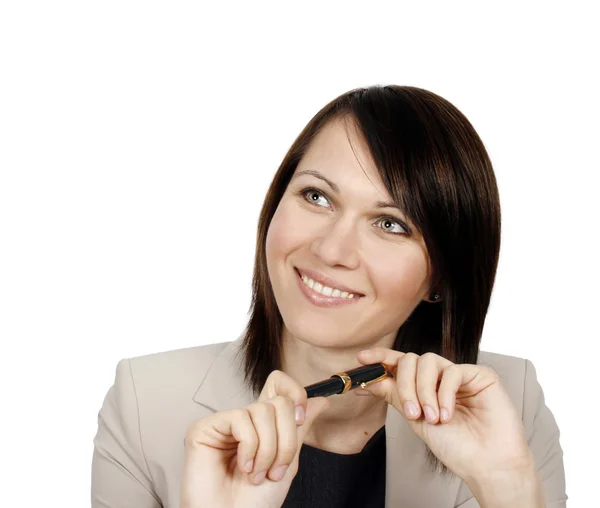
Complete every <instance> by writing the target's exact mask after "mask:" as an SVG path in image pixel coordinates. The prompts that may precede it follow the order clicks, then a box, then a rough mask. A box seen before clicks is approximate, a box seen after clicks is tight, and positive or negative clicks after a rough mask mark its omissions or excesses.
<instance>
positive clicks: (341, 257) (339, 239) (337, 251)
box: [311, 217, 359, 269]
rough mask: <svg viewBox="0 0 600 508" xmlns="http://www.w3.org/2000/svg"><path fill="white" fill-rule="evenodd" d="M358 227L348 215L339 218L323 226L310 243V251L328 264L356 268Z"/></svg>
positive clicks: (357, 262)
mask: <svg viewBox="0 0 600 508" xmlns="http://www.w3.org/2000/svg"><path fill="white" fill-rule="evenodd" d="M358 247H359V238H358V229H357V227H356V225H355V224H353V223H352V221H351V220H350V217H346V220H344V218H339V219H338V220H335V221H333V222H332V223H331V224H329V225H328V227H325V228H323V229H322V230H321V231H320V232H319V234H318V235H317V237H316V238H315V239H314V241H313V242H312V245H311V250H312V253H313V254H314V255H315V256H318V257H319V258H321V260H322V261H323V262H324V263H326V264H327V265H329V266H344V267H346V268H352V269H354V268H357V267H358V264H359V255H358Z"/></svg>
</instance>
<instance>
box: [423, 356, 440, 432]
mask: <svg viewBox="0 0 600 508" xmlns="http://www.w3.org/2000/svg"><path fill="white" fill-rule="evenodd" d="M439 358H441V357H440V356H438V355H436V354H434V353H425V354H424V355H422V356H420V357H419V361H418V362H417V396H418V397H419V404H421V407H422V408H423V415H424V417H425V421H426V422H427V423H431V424H434V423H437V421H438V417H439V413H440V408H439V405H438V397H437V383H438V380H439V378H440V376H441V370H442V368H441V363H440V361H439Z"/></svg>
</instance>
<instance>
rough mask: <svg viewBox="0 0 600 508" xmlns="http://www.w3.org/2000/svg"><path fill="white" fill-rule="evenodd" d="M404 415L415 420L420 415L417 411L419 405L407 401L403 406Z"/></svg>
mask: <svg viewBox="0 0 600 508" xmlns="http://www.w3.org/2000/svg"><path fill="white" fill-rule="evenodd" d="M403 408H404V414H405V415H406V416H408V417H409V418H414V417H415V416H417V415H418V414H419V410H418V409H417V405H416V404H415V403H414V402H411V401H407V402H405V403H404V405H403Z"/></svg>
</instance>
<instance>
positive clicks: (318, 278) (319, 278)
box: [296, 268, 365, 296]
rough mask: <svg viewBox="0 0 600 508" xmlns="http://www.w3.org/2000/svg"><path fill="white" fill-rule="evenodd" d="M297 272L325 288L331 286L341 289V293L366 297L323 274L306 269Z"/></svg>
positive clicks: (299, 269) (298, 269) (297, 269)
mask: <svg viewBox="0 0 600 508" xmlns="http://www.w3.org/2000/svg"><path fill="white" fill-rule="evenodd" d="M296 272H298V273H299V274H304V275H306V276H307V277H308V278H310V279H312V280H314V281H315V282H319V283H321V284H322V285H323V286H329V287H330V288H334V289H339V290H340V291H346V292H347V293H354V294H355V295H357V296H365V295H363V294H362V293H361V292H359V291H356V290H355V289H352V288H349V287H348V286H344V285H343V284H342V283H341V282H338V281H337V280H334V279H332V278H330V277H327V276H326V275H323V274H322V273H319V272H315V271H313V270H309V269H305V268H296Z"/></svg>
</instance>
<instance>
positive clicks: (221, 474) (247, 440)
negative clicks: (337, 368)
mask: <svg viewBox="0 0 600 508" xmlns="http://www.w3.org/2000/svg"><path fill="white" fill-rule="evenodd" d="M329 406H330V402H329V401H328V400H327V399H326V398H325V397H314V398H311V399H308V398H307V395H306V390H305V389H304V388H303V387H302V386H300V385H299V384H298V383H297V382H296V381H295V380H293V379H292V378H291V377H289V376H288V375H287V374H285V373H283V372H281V371H273V372H272V373H271V374H270V375H269V377H268V378H267V381H266V383H265V386H264V387H263V389H262V391H261V394H260V396H259V398H258V402H256V403H253V404H249V405H247V406H245V407H243V408H238V409H233V410H231V411H221V412H217V413H214V414H212V415H210V416H207V417H204V418H201V419H199V420H197V421H196V422H194V423H193V424H192V425H191V426H190V427H189V429H188V431H187V434H186V437H185V463H184V472H183V479H182V484H181V506H182V508H200V507H205V506H218V507H219V508H280V507H281V505H282V504H283V502H284V501H285V498H286V496H287V494H288V491H289V489H290V485H291V483H292V480H293V479H294V477H295V476H296V473H297V472H298V459H299V455H300V449H301V447H302V443H303V441H304V436H305V435H306V433H307V432H308V430H309V429H310V427H311V425H312V423H313V422H314V421H315V419H316V418H317V417H318V416H319V414H321V413H322V412H323V411H324V410H326V409H327V408H328V407H329ZM297 408H301V409H299V410H298V411H299V415H298V416H299V418H298V420H296V415H295V413H296V409H297ZM304 415H305V416H304ZM286 466H288V467H287V469H284V468H285V467H286ZM265 474H266V475H267V476H266V478H265Z"/></svg>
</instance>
